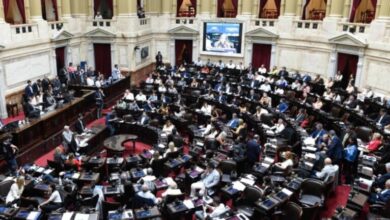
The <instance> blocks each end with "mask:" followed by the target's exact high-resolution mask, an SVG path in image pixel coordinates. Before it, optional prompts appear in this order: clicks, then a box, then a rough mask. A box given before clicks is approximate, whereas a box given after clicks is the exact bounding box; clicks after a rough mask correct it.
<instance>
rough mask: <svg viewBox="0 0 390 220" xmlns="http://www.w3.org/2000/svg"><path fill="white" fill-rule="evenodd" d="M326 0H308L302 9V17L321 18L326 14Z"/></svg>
mask: <svg viewBox="0 0 390 220" xmlns="http://www.w3.org/2000/svg"><path fill="white" fill-rule="evenodd" d="M326 3H327V1H326V0H310V1H308V2H306V4H305V7H304V10H303V15H302V18H303V19H307V20H309V19H310V20H322V19H323V18H324V17H325V14H326Z"/></svg>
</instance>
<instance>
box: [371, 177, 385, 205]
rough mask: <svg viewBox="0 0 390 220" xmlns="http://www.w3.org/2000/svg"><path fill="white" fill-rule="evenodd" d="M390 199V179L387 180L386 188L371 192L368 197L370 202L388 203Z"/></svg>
mask: <svg viewBox="0 0 390 220" xmlns="http://www.w3.org/2000/svg"><path fill="white" fill-rule="evenodd" d="M389 200H390V180H387V181H386V183H385V189H383V190H382V191H379V192H378V193H373V194H371V196H370V198H369V199H368V202H369V203H371V204H372V203H377V202H383V203H387V202H388V201H389Z"/></svg>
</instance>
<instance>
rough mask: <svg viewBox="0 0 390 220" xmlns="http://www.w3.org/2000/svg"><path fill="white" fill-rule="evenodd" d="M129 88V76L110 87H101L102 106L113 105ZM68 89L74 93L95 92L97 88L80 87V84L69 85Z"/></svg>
mask: <svg viewBox="0 0 390 220" xmlns="http://www.w3.org/2000/svg"><path fill="white" fill-rule="evenodd" d="M129 88H130V76H127V77H125V78H123V79H120V80H117V81H115V82H114V83H112V84H110V85H107V86H103V87H102V89H103V93H104V95H105V96H106V97H105V98H104V104H105V105H111V104H113V103H114V102H115V101H116V100H117V99H118V98H120V97H121V96H123V93H124V92H125V90H126V89H129ZM69 89H72V90H75V91H76V92H79V91H82V90H89V91H96V90H97V87H96V86H86V85H80V84H71V85H69Z"/></svg>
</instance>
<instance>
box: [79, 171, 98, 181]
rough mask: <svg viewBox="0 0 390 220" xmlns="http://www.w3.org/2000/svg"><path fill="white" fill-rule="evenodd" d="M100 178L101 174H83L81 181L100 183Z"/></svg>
mask: <svg viewBox="0 0 390 220" xmlns="http://www.w3.org/2000/svg"><path fill="white" fill-rule="evenodd" d="M99 178H100V173H87V172H83V173H81V175H80V177H79V181H84V182H92V181H93V182H98V180H99Z"/></svg>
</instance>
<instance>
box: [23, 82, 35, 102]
mask: <svg viewBox="0 0 390 220" xmlns="http://www.w3.org/2000/svg"><path fill="white" fill-rule="evenodd" d="M24 94H25V95H26V96H27V98H33V97H34V89H33V87H32V85H31V80H28V81H27V86H26V87H25V88H24Z"/></svg>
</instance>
